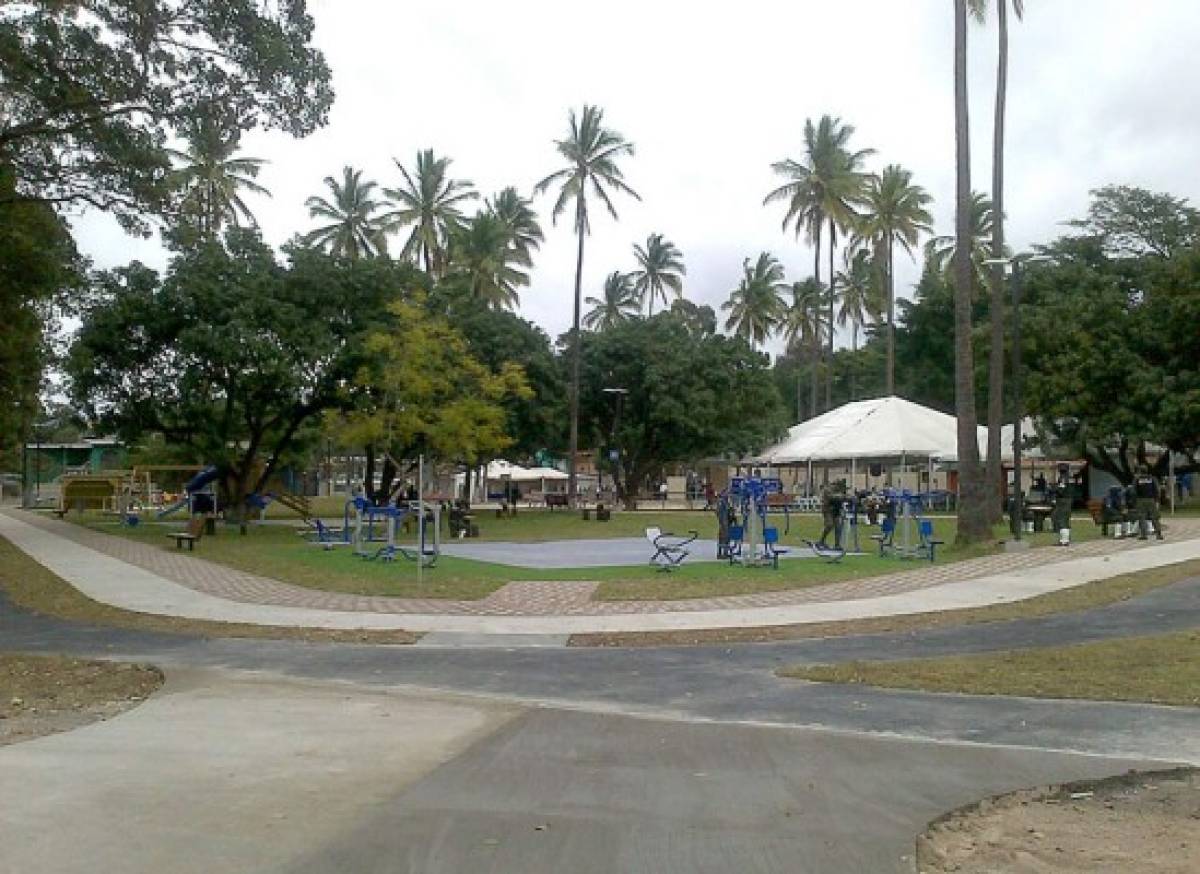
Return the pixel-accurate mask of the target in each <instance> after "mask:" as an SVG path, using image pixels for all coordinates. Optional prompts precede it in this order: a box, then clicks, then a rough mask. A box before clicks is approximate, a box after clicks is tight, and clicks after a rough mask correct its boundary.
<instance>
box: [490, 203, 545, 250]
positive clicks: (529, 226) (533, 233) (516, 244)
mask: <svg viewBox="0 0 1200 874" xmlns="http://www.w3.org/2000/svg"><path fill="white" fill-rule="evenodd" d="M488 209H489V210H490V211H491V213H492V215H494V216H495V217H496V218H498V219H500V221H502V222H504V224H505V225H507V226H508V229H509V232H510V233H511V234H512V247H513V252H514V258H513V260H514V261H515V262H516V263H517V264H520V265H521V266H522V267H532V266H533V253H534V250H536V249H538V248H539V247H540V246H541V245H542V241H543V240H544V239H545V236H544V235H543V234H542V226H541V224H539V223H538V217H537V213H536V212H534V210H533V204H532V202H531V201H530V200H528V199H527V198H524V197H522V196H521V195H520V194H519V193H518V192H517V189H515V188H513V187H512V186H509V187H508V188H505V189H504V190H503V191H501V192H500V193H499V194H497V195H496V196H495V197H493V198H492V199H491V200H490V201H488Z"/></svg>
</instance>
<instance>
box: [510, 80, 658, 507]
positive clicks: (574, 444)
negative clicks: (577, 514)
mask: <svg viewBox="0 0 1200 874" xmlns="http://www.w3.org/2000/svg"><path fill="white" fill-rule="evenodd" d="M569 125H570V129H569V131H568V133H567V137H566V139H562V140H555V142H554V147H555V149H556V150H557V151H558V154H559V156H560V157H561V158H562V159H563V160H564V161H565V162H566V166H564V167H562V168H560V169H558V170H555V171H554V172H553V173H551V174H550V175H549V176H547V177H546V178H545V179H543V180H542V181H541V182H539V183H538V184H537V185H536V186H535V187H534V189H533V190H534V193H535V194H542V193H544V192H546V191H548V190H549V189H550V187H551V186H553V185H558V186H559V189H558V197H557V199H556V200H555V201H554V212H553V213H552V214H551V215H552V220H553V221H554V222H555V223H557V222H558V217H559V216H560V215H562V213H563V211H564V210H565V209H566V208H567V204H569V203H572V202H574V206H575V217H574V225H575V235H576V236H577V237H578V238H579V250H578V254H577V255H576V258H575V311H574V317H573V318H572V320H571V330H572V338H573V342H572V344H571V346H572V349H571V391H570V408H571V430H570V438H569V442H570V454H569V455H568V457H567V493H568V495H569V498H568V500H570V501H571V503H572V505H574V503H575V493H576V490H575V456H576V455H577V454H578V451H579V349H580V346H579V343H580V332H579V311H580V308H581V303H582V300H583V240H584V237H586V236H587V235H588V234H589V233H591V218H590V215H589V213H588V194H589V193H590V194H591V195H592V196H594V197H595V198H596V199H597V200H599V201H600V202H601V203H602V204H604V207H605V209H607V210H608V213H609V215H611V216H612V217H613V218H614V219H617V218H618V216H617V210H616V207H615V206H613V202H612V195H613V194H615V193H617V192H622V193H624V194H628V195H629V196H630V197H633V198H634V199H635V200H641V199H642V198H641V196H640V195H639V194H638V193H637V192H636V191H634V190H633V189H632V188H630V187H629V185H628V184H626V182H625V176H624V174H623V173H622V172H621V168H620V166H619V164H618V161H619V160H620V159H621V158H623V157H625V156H626V155H632V154H633V143H631V142H629V141H628V140H626V139H625V138H624V137H622V136H621V135H620V134H619V133H617V132H616V131H614V130H611V129H609V128H606V127H605V126H604V110H603V109H600V107H598V106H588V105H586V104H585V105H584V107H583V110H582V111H581V112H580V113H579V114H578V115H576V114H575V110H571V115H570V121H569Z"/></svg>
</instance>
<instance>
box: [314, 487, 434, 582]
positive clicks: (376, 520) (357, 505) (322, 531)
mask: <svg viewBox="0 0 1200 874" xmlns="http://www.w3.org/2000/svg"><path fill="white" fill-rule="evenodd" d="M410 519H412V520H415V521H416V523H417V526H416V527H417V543H416V548H415V549H411V548H408V547H405V546H401V545H400V544H399V543H397V541H396V533H397V529H398V528H400V527H402V526H404V525H405V524H406V523H407V522H408V521H409V520H410ZM306 533H308V534H309V542H310V543H312V544H314V545H316V546H320V547H322V548H323V549H326V550H331V549H334V548H335V547H339V546H353V547H354V554H355V555H357V556H359V557H361V558H363V559H364V560H366V561H375V560H379V561H385V562H389V561H395V560H396V557H397V556H399V557H401V558H405V559H408V560H409V561H414V562H420V564H421V566H422V567H433V566H434V565H435V564H437V560H438V557H439V556H440V555H441V547H442V540H441V506H440V505H439V504H438V503H437V502H432V501H424V500H421V499H419V498H418V499H415V500H400V499H395V500H392V501H390V502H389V503H387V504H372V503H371V502H370V501H368V500H367V499H366V498H365V497H364V496H363V495H361V494H360V495H357V496H355V497H353V498H351V499H350V500H348V501H346V504H345V507H344V510H343V516H342V527H341V528H333V527H330V526H328V525H326V524H325V523H323V522H322V521H321V520H320V519H314V520H313V530H312V531H311V532H306Z"/></svg>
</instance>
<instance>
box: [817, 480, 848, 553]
mask: <svg viewBox="0 0 1200 874" xmlns="http://www.w3.org/2000/svg"><path fill="white" fill-rule="evenodd" d="M843 503H844V501H843V498H842V496H841V495H840V494H838V492H837V491H836V490H835V489H834V488H833V487H832V486H825V487H824V488H823V489H821V523H822V528H821V541H820V542H821V546H828V545H829V543H828V540H827V538H828V537H829V532H831V531H832V532H833V543H834V548H835V549H841V548H842V504H843Z"/></svg>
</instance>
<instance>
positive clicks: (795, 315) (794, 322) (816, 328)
mask: <svg viewBox="0 0 1200 874" xmlns="http://www.w3.org/2000/svg"><path fill="white" fill-rule="evenodd" d="M828 297H829V292H828V291H827V290H826V288H825V286H823V285H821V283H820V282H818V281H817V280H816V278H815V277H810V278H809V279H806V280H804V281H803V282H793V283H792V305H791V306H790V307H788V309H787V313H786V314H785V315H784V321H783V336H784V339H786V340H787V344H788V349H789V350H790V351H792V352H793V353H795V355H796V357H797V359H799V358H801V357H803V358H807V359H808V372H809V376H810V383H809V390H810V391H809V399H808V409H809V412H810V417H811V416H815V415H816V414H817V387H818V386H819V385H820V381H821V380H820V363H821V346H822V344H823V343H824V342H825V339H826V337H828V335H829V320H828V319H827V318H826V315H827V313H826V303H827V301H828ZM800 397H801V387H800V373H799V370H797V372H796V417H797V418H798V419H800V418H803V413H802V411H801V403H800Z"/></svg>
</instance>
